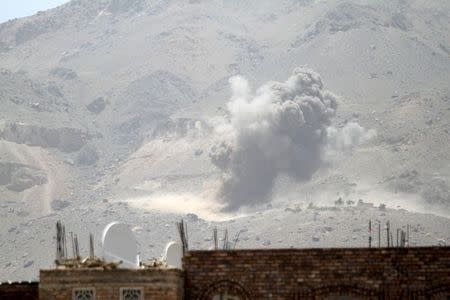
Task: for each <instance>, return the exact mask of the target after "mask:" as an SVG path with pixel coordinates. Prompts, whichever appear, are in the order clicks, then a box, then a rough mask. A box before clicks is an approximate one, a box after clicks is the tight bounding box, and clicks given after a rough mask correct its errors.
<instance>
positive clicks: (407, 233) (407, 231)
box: [406, 224, 409, 247]
mask: <svg viewBox="0 0 450 300" xmlns="http://www.w3.org/2000/svg"><path fill="white" fill-rule="evenodd" d="M406 247H409V224H408V225H406Z"/></svg>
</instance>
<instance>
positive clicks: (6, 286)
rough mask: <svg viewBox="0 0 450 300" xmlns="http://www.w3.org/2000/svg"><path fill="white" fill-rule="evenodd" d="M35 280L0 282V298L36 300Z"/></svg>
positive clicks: (36, 288)
mask: <svg viewBox="0 0 450 300" xmlns="http://www.w3.org/2000/svg"><path fill="white" fill-rule="evenodd" d="M38 298H39V297H38V283H37V282H12V283H1V284H0V299H1V300H17V299H20V300H38Z"/></svg>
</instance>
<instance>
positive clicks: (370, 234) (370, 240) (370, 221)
mask: <svg viewBox="0 0 450 300" xmlns="http://www.w3.org/2000/svg"><path fill="white" fill-rule="evenodd" d="M369 248H372V220H369Z"/></svg>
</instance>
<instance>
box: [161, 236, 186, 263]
mask: <svg viewBox="0 0 450 300" xmlns="http://www.w3.org/2000/svg"><path fill="white" fill-rule="evenodd" d="M182 257H183V246H181V244H180V243H177V242H170V243H168V244H167V246H166V250H165V254H164V258H165V260H166V263H167V266H168V267H170V268H177V269H181V268H182V261H181V259H182Z"/></svg>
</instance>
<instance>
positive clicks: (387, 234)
mask: <svg viewBox="0 0 450 300" xmlns="http://www.w3.org/2000/svg"><path fill="white" fill-rule="evenodd" d="M389 229H390V228H389V221H387V222H386V236H387V247H388V248H389V247H390V243H389V240H390V234H389Z"/></svg>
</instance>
